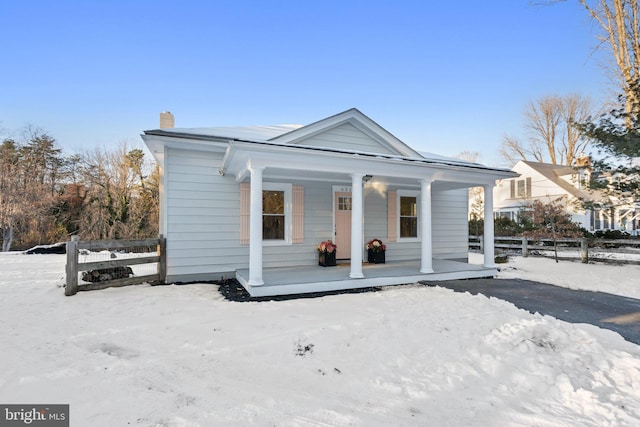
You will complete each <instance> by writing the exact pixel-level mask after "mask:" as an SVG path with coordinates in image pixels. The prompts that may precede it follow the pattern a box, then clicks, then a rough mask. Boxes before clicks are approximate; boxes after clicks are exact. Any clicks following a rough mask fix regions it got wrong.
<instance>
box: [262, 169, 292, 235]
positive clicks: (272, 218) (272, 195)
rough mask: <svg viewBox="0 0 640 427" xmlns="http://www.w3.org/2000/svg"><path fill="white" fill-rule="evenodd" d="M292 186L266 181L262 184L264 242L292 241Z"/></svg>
mask: <svg viewBox="0 0 640 427" xmlns="http://www.w3.org/2000/svg"><path fill="white" fill-rule="evenodd" d="M291 193H292V186H291V184H279V183H273V182H265V183H264V184H263V186H262V240H263V242H264V244H266V245H269V244H273V245H281V244H289V243H291V221H292V198H291Z"/></svg>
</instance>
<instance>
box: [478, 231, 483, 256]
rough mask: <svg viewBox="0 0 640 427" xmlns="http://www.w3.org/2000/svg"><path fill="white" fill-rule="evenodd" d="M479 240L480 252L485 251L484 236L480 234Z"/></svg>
mask: <svg viewBox="0 0 640 427" xmlns="http://www.w3.org/2000/svg"><path fill="white" fill-rule="evenodd" d="M478 241H479V242H480V253H484V236H482V235H480V236H478Z"/></svg>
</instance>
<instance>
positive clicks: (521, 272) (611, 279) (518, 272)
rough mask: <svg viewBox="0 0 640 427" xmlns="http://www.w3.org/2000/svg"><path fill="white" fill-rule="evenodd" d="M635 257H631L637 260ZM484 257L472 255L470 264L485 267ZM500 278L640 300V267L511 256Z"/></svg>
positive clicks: (502, 265)
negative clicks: (531, 281)
mask: <svg viewBox="0 0 640 427" xmlns="http://www.w3.org/2000/svg"><path fill="white" fill-rule="evenodd" d="M620 255H621V254H620ZM633 256H634V255H633V254H631V255H629V256H628V258H630V259H633ZM482 257H483V255H482V254H477V253H470V254H469V262H471V263H472V264H482V263H483V258H482ZM498 268H499V269H500V271H499V273H498V278H499V279H525V280H533V281H536V282H542V283H549V284H551V285H556V286H562V287H565V288H570V289H582V290H587V291H600V292H607V293H610V294H615V295H622V296H626V297H630V298H637V299H640V265H633V264H629V265H611V264H604V263H592V264H582V263H581V262H571V261H560V262H558V263H556V262H555V261H554V260H552V259H548V258H537V257H527V258H523V257H521V256H510V257H509V261H508V262H507V263H506V264H499V265H498Z"/></svg>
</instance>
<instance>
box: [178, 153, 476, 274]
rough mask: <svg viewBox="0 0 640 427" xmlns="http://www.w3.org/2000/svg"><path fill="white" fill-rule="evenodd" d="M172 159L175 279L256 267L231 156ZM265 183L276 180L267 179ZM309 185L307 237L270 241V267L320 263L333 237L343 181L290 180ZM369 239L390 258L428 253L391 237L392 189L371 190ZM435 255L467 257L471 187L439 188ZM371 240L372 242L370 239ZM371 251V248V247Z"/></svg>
mask: <svg viewBox="0 0 640 427" xmlns="http://www.w3.org/2000/svg"><path fill="white" fill-rule="evenodd" d="M169 151H170V153H169V154H170V155H169V156H167V163H166V174H167V175H166V176H167V180H166V182H167V189H168V191H167V217H166V218H167V274H168V280H169V281H190V280H217V279H221V278H228V277H232V275H233V273H234V272H235V270H237V269H240V268H247V266H248V265H249V246H248V245H247V244H241V242H240V184H239V183H237V182H236V181H235V179H234V177H231V176H221V175H219V174H218V170H219V167H220V164H221V161H222V157H223V153H195V152H190V151H187V150H179V149H171V150H169ZM265 182H275V181H271V180H265ZM277 182H283V183H291V184H293V185H300V186H303V187H304V212H305V216H304V240H303V242H302V243H300V244H289V245H278V246H271V245H265V246H264V247H263V266H264V268H269V267H285V266H291V265H314V264H316V263H317V256H318V255H317V251H316V245H317V244H318V243H319V242H321V241H323V240H326V239H333V235H334V234H333V200H332V197H333V192H332V185H333V184H336V183H330V182H329V183H327V182H317V181H301V180H295V181H286V180H278V181H277ZM364 195H365V202H364V208H365V221H364V234H365V236H364V237H365V241H367V240H370V239H373V238H380V239H382V240H383V241H385V243H388V251H387V259H388V260H389V261H394V260H410V259H419V258H420V254H421V252H420V242H387V234H388V228H387V226H388V224H387V218H388V210H387V193H386V190H385V191H378V190H375V189H373V188H369V187H365V191H364ZM432 209H433V211H432V217H433V248H434V250H433V253H434V257H435V258H466V256H467V250H466V244H467V230H466V228H465V227H461V226H460V224H465V225H466V216H467V199H466V190H456V191H437V190H434V192H433V201H432ZM363 243H364V242H363ZM363 252H364V246H363Z"/></svg>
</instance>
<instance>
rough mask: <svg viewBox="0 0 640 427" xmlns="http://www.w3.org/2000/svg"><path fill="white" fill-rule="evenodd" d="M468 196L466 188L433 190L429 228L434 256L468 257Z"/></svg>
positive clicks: (439, 257)
mask: <svg viewBox="0 0 640 427" xmlns="http://www.w3.org/2000/svg"><path fill="white" fill-rule="evenodd" d="M468 197H469V196H468V191H467V189H466V188H463V189H460V190H449V191H438V190H434V191H433V193H432V198H431V206H432V207H431V212H432V213H431V218H432V226H431V230H432V235H433V237H432V243H433V257H434V258H438V259H462V258H464V259H467V258H468V254H469V246H468V245H469V227H468V222H467V215H468V213H467V209H468Z"/></svg>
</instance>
